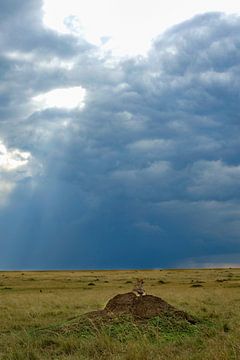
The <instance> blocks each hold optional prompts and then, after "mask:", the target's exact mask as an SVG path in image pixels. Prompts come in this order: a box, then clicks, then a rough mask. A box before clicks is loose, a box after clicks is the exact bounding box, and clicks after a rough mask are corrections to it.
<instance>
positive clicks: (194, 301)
mask: <svg viewBox="0 0 240 360" xmlns="http://www.w3.org/2000/svg"><path fill="white" fill-rule="evenodd" d="M137 277H141V278H143V279H144V280H145V289H146V291H147V293H148V294H153V295H156V296H159V297H161V298H163V299H164V300H166V301H167V302H169V303H170V304H171V305H174V306H175V307H177V308H178V309H181V310H185V311H186V312H188V313H190V314H191V315H193V316H195V317H196V318H197V319H198V320H199V321H198V322H197V324H196V325H188V326H186V324H185V325H184V324H180V325H179V324H177V326H175V324H174V323H171V322H168V319H165V320H164V321H162V322H161V321H160V320H159V319H158V321H157V323H156V322H155V323H154V324H153V323H152V324H150V323H149V326H147V327H146V326H145V327H144V328H142V329H141V326H136V325H135V324H133V323H130V322H125V323H123V324H121V323H116V324H114V323H113V324H111V325H108V326H102V327H101V328H95V327H94V326H92V327H85V328H84V327H79V326H78V323H79V318H80V316H81V314H83V313H85V312H88V311H92V310H98V309H102V308H103V307H104V306H105V304H106V302H107V301H108V300H109V299H110V298H111V297H113V296H115V295H117V294H119V293H124V292H129V291H131V290H132V287H133V283H134V281H135V279H136V278H137ZM0 310H1V311H0V359H1V360H10V359H11V360H45V359H46V360H47V359H59V360H64V359H80V360H85V359H86V360H87V359H106V360H112V359H114V360H123V359H124V360H150V359H151V360H158V359H159V360H161V359H168V360H172V359H174V360H188V359H192V360H195V359H196V360H197V359H199V360H200V359H201V360H215V359H216V360H229V359H230V360H231V359H234V360H238V359H240V341H239V338H240V336H239V335H240V269H193V270H129V271H127V270H124V271H46V272H45V271H43V272H29V271H22V272H0ZM156 324H157V325H156ZM64 329H65V330H64Z"/></svg>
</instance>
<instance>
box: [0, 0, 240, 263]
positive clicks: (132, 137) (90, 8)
mask: <svg viewBox="0 0 240 360" xmlns="http://www.w3.org/2000/svg"><path fill="white" fill-rule="evenodd" d="M0 45H1V46H0V49H1V50H0V249H1V251H0V269H2V270H14V269H120V268H121V269H123V268H188V267H235V266H240V156H239V154H240V127H239V126H240V123H239V113H240V101H239V100H240V91H239V90H240V89H239V84H240V9H239V4H237V1H225V0H219V1H215V0H213V1H211V2H209V1H208V2H207V1H206V0H196V1H194V2H193V1H188V0H186V1H181V2H176V1H173V0H169V1H168V2H167V3H166V2H162V1H159V0H141V2H139V1H136V0H131V1H129V0H128V1H126V0H121V1H120V0H102V1H101V2H100V1H93V0H88V1H83V0H78V1H77V0H75V1H74V0H62V1H61V2H59V1H55V0H45V1H41V0H22V1H18V0H9V1H2V2H0Z"/></svg>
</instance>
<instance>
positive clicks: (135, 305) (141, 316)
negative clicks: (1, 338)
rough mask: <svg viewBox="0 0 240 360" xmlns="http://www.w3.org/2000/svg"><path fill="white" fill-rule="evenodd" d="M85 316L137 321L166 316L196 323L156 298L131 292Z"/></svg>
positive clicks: (114, 298) (118, 296)
mask: <svg viewBox="0 0 240 360" xmlns="http://www.w3.org/2000/svg"><path fill="white" fill-rule="evenodd" d="M85 315H86V316H88V317H90V318H98V317H102V318H104V317H105V318H113V317H116V316H119V315H130V316H132V317H133V318H134V319H138V320H147V319H151V318H153V317H156V316H161V315H167V316H171V317H175V318H178V319H183V320H187V321H188V322H189V323H191V324H195V323H196V320H195V319H194V318H193V317H192V316H190V315H189V314H187V313H186V312H185V311H181V310H178V309H176V308H175V307H174V306H172V305H170V304H168V303H167V302H166V301H164V300H163V299H161V298H159V297H157V296H153V295H145V296H137V295H135V293H133V292H129V293H125V294H119V295H116V296H114V297H113V298H112V299H110V300H109V301H108V303H107V305H106V306H105V308H104V309H103V310H100V311H93V312H91V313H88V314H85Z"/></svg>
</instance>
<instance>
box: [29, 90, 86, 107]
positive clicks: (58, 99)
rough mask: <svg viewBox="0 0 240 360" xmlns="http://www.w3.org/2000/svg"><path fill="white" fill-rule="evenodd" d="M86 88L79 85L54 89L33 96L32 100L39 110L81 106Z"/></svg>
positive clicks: (82, 105)
mask: <svg viewBox="0 0 240 360" xmlns="http://www.w3.org/2000/svg"><path fill="white" fill-rule="evenodd" d="M85 96H86V90H85V89H84V88H82V87H81V86H75V87H69V88H61V89H54V90H51V91H48V92H46V93H43V94H40V95H37V96H35V97H33V98H32V99H33V101H34V103H35V105H36V107H37V108H38V109H39V110H43V109H47V108H54V107H56V108H65V109H73V108H76V107H78V108H82V107H84V99H85Z"/></svg>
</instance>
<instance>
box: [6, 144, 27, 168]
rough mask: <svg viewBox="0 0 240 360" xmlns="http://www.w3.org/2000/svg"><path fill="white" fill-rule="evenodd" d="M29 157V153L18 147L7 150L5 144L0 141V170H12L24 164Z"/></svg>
mask: <svg viewBox="0 0 240 360" xmlns="http://www.w3.org/2000/svg"><path fill="white" fill-rule="evenodd" d="M30 158H31V154H30V153H29V152H26V151H20V150H19V149H14V150H8V149H7V148H6V146H5V145H4V144H3V143H2V142H0V170H2V171H12V170H16V169H17V168H19V167H21V166H24V165H26V164H27V163H28V162H29V160H30Z"/></svg>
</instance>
